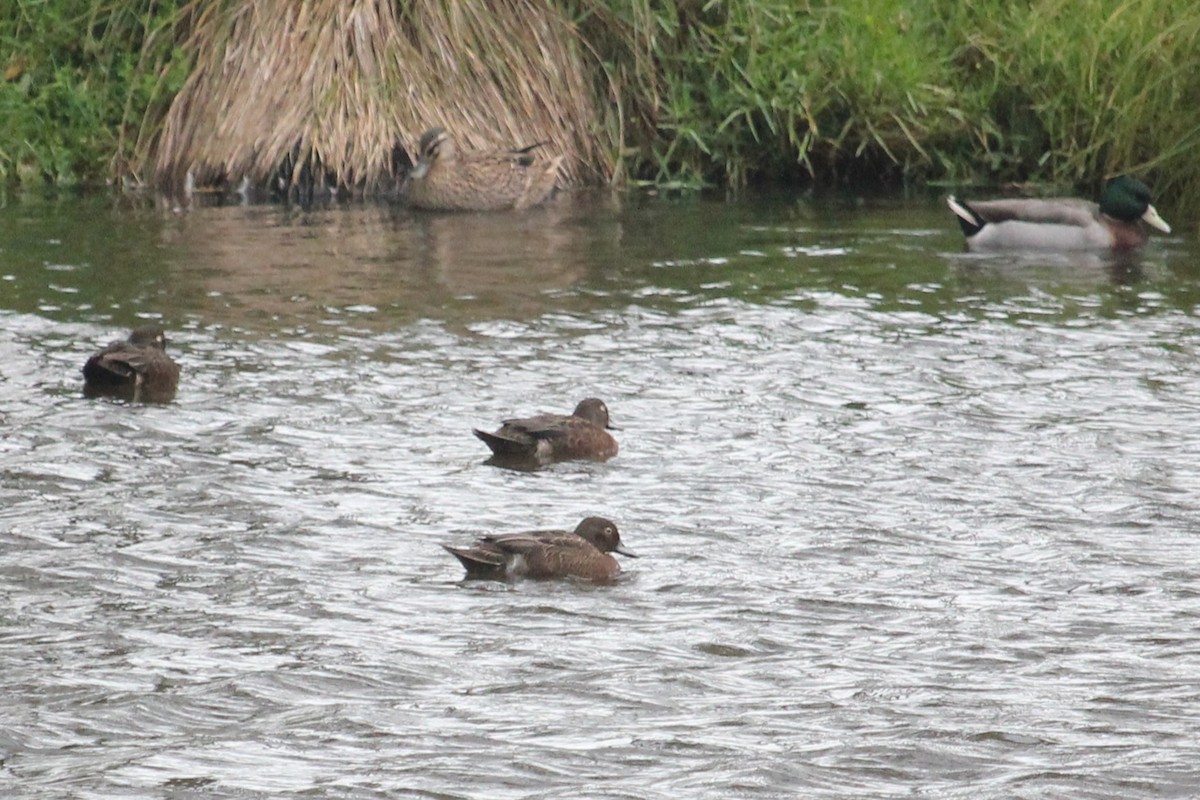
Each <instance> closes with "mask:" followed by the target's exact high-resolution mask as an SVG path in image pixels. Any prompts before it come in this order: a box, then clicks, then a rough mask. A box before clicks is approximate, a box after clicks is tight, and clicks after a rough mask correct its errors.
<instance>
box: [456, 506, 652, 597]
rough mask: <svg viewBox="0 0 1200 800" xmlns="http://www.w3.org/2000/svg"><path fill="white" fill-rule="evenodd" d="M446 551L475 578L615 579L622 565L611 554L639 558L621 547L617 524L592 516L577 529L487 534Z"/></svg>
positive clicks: (471, 577)
mask: <svg viewBox="0 0 1200 800" xmlns="http://www.w3.org/2000/svg"><path fill="white" fill-rule="evenodd" d="M442 547H444V548H446V550H447V551H448V552H449V553H450V554H451V555H453V556H454V557H455V558H457V559H458V560H459V561H460V562H462V565H463V567H464V568H465V569H466V570H467V578H468V579H471V580H495V581H503V580H514V579H516V578H536V579H549V578H580V579H582V580H586V581H593V582H596V583H602V582H606V581H611V580H614V579H615V578H616V577H617V575H618V574H620V572H621V565H620V564H619V563H617V560H616V559H615V558H613V557H612V556H611V555H609V554H610V553H620V554H621V555H623V556H627V557H629V558H637V556H636V555H635V554H633V553H631V552H629V551H628V550H626V549H624V548H623V547H621V534H620V533H619V532H618V531H617V526H616V525H615V524H614V523H613V522H612V521H611V520H607V519H604V518H603V517H587V518H585V519H584V520H583V521H582V522H580V523H579V524H578V525H577V526H576V527H575V530H574V532H572V531H527V532H525V533H505V534H499V535H495V536H484V537H483V538H481V539H479V540H478V541H477V542H475V544H473V545H471V546H470V547H451V546H450V545H447V544H444V545H442Z"/></svg>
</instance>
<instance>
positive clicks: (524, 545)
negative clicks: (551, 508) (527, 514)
mask: <svg viewBox="0 0 1200 800" xmlns="http://www.w3.org/2000/svg"><path fill="white" fill-rule="evenodd" d="M480 541H482V542H484V543H486V544H487V545H488V546H489V547H494V548H496V549H498V550H501V551H503V552H505V553H517V554H520V555H529V554H530V553H533V552H535V551H544V550H546V549H553V550H561V549H574V548H577V547H580V546H583V545H587V546H588V547H591V543H589V542H588V541H587V540H586V539H584V538H583V537H581V536H579V535H577V534H575V533H572V532H570V531H527V532H524V533H502V534H496V535H493V536H484V537H483V538H482V539H481V540H480Z"/></svg>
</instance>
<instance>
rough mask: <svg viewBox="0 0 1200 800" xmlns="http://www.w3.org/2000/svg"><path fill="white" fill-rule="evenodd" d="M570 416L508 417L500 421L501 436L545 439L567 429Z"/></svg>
mask: <svg viewBox="0 0 1200 800" xmlns="http://www.w3.org/2000/svg"><path fill="white" fill-rule="evenodd" d="M569 419H570V418H569V417H564V416H563V415H561V414H539V415H537V416H536V417H525V418H524V419H506V420H502V421H501V423H500V430H499V431H497V433H499V434H500V435H501V436H507V437H518V436H528V437H532V438H534V439H545V438H547V437H550V436H554V435H556V434H558V433H561V432H563V431H565V430H567V427H568V424H569V422H568V420H569Z"/></svg>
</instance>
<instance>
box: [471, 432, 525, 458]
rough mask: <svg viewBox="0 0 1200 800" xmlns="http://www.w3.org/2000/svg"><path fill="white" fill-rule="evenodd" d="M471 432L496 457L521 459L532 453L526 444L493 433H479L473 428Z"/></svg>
mask: <svg viewBox="0 0 1200 800" xmlns="http://www.w3.org/2000/svg"><path fill="white" fill-rule="evenodd" d="M473 430H474V433H475V436H476V437H478V438H479V440H480V441H481V442H483V443H484V444H486V445H487V446H488V447H489V448H491V451H492V452H493V453H494V454H496V455H498V456H509V457H521V456H529V455H531V453H532V448H530V446H529V444H528V443H527V442H518V441H515V440H513V439H507V438H505V437H503V436H497V435H496V434H494V433H488V432H487V431H481V430H479V429H478V428H474V429H473Z"/></svg>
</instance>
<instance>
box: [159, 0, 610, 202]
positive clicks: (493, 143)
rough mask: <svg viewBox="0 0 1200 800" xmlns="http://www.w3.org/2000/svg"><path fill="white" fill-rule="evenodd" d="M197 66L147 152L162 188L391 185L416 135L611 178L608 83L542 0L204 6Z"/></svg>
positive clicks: (341, 0)
mask: <svg viewBox="0 0 1200 800" xmlns="http://www.w3.org/2000/svg"><path fill="white" fill-rule="evenodd" d="M187 48H189V49H190V50H191V52H192V53H193V54H194V55H195V68H194V70H193V72H192V73H191V75H190V76H189V78H188V79H187V81H186V83H185V84H184V86H183V88H182V89H181V91H180V92H179V94H178V95H177V96H176V97H175V100H174V102H173V103H172V105H171V108H170V110H169V111H168V113H167V116H166V119H165V120H164V123H163V126H162V128H161V132H160V134H159V135H158V136H157V137H156V138H155V139H154V140H153V141H152V143H151V146H150V147H149V148H148V152H147V153H146V158H147V160H148V162H149V163H150V164H152V165H153V167H154V173H155V174H156V175H157V176H158V177H159V180H160V182H161V183H163V184H164V185H166V186H171V187H178V186H180V185H181V183H182V181H183V177H184V175H185V174H186V173H187V172H189V171H190V172H192V174H193V175H194V176H195V178H196V181H197V182H198V183H199V184H201V185H205V184H216V183H221V182H228V183H236V182H238V181H240V180H242V178H243V177H248V178H249V179H250V180H251V181H252V182H253V183H254V184H256V185H262V184H265V183H266V182H267V181H269V180H270V179H271V178H272V177H274V176H276V175H278V174H279V172H280V170H281V168H282V169H283V170H284V171H285V174H284V176H283V177H285V178H287V179H290V181H291V182H293V183H295V182H297V181H299V180H300V179H301V178H302V177H303V176H305V175H311V176H312V178H313V180H314V181H315V182H316V183H317V184H320V183H323V182H329V183H334V184H337V185H339V186H345V187H358V188H365V189H367V190H370V189H371V188H372V187H379V186H381V185H383V184H386V183H390V182H391V181H392V180H393V176H391V175H390V166H389V165H390V156H391V151H392V145H393V143H396V142H399V143H400V144H401V145H402V146H403V147H405V148H406V149H407V150H408V151H409V152H410V153H411V152H412V150H413V148H414V146H415V143H416V140H417V138H418V137H419V136H420V135H421V133H422V132H423V131H424V130H426V129H427V128H431V127H434V126H438V125H440V126H442V127H445V128H447V129H448V130H450V131H452V132H453V133H454V135H455V137H456V139H457V141H458V142H459V146H460V147H461V148H463V149H480V150H488V149H507V148H511V147H519V146H523V145H527V144H531V143H533V142H538V141H546V142H548V143H549V144H548V145H547V152H554V153H561V154H563V155H564V156H565V159H564V165H563V172H564V175H565V178H566V180H567V181H568V182H596V181H606V180H609V179H610V178H611V177H612V175H613V173H614V169H615V166H616V163H617V158H618V148H619V138H618V137H619V134H618V135H617V136H614V133H613V132H614V131H615V130H617V129H618V126H614V125H612V124H609V122H608V121H607V120H606V119H605V114H608V113H610V112H609V111H606V110H605V109H606V108H608V109H611V108H612V104H611V103H605V102H602V95H604V94H605V93H606V92H607V91H609V88H608V87H607V86H606V85H605V82H604V81H603V80H602V79H600V80H598V79H597V76H598V75H604V74H605V73H604V72H603V71H602V70H601V69H600V68H599V65H598V64H597V63H596V60H595V58H594V57H593V56H592V55H591V54H590V52H589V50H588V49H587V45H586V43H584V42H583V41H582V40H581V38H580V36H579V33H578V31H577V29H576V28H575V26H574V25H573V24H572V22H571V21H570V20H569V19H568V18H567V17H566V16H565V15H564V13H563V12H562V11H561V10H560V9H558V8H557V7H555V6H554V5H553V4H552V3H551V2H549V0H413V2H408V3H400V2H387V1H386V0H382V1H381V0H312V1H311V2H301V3H297V2H295V0H260V1H259V2H237V3H232V4H219V3H218V4H212V5H208V6H205V7H203V8H202V9H200V10H199V11H198V12H197V13H196V16H195V18H194V27H193V28H192V32H191V35H190V37H189V39H188V41H187Z"/></svg>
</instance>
